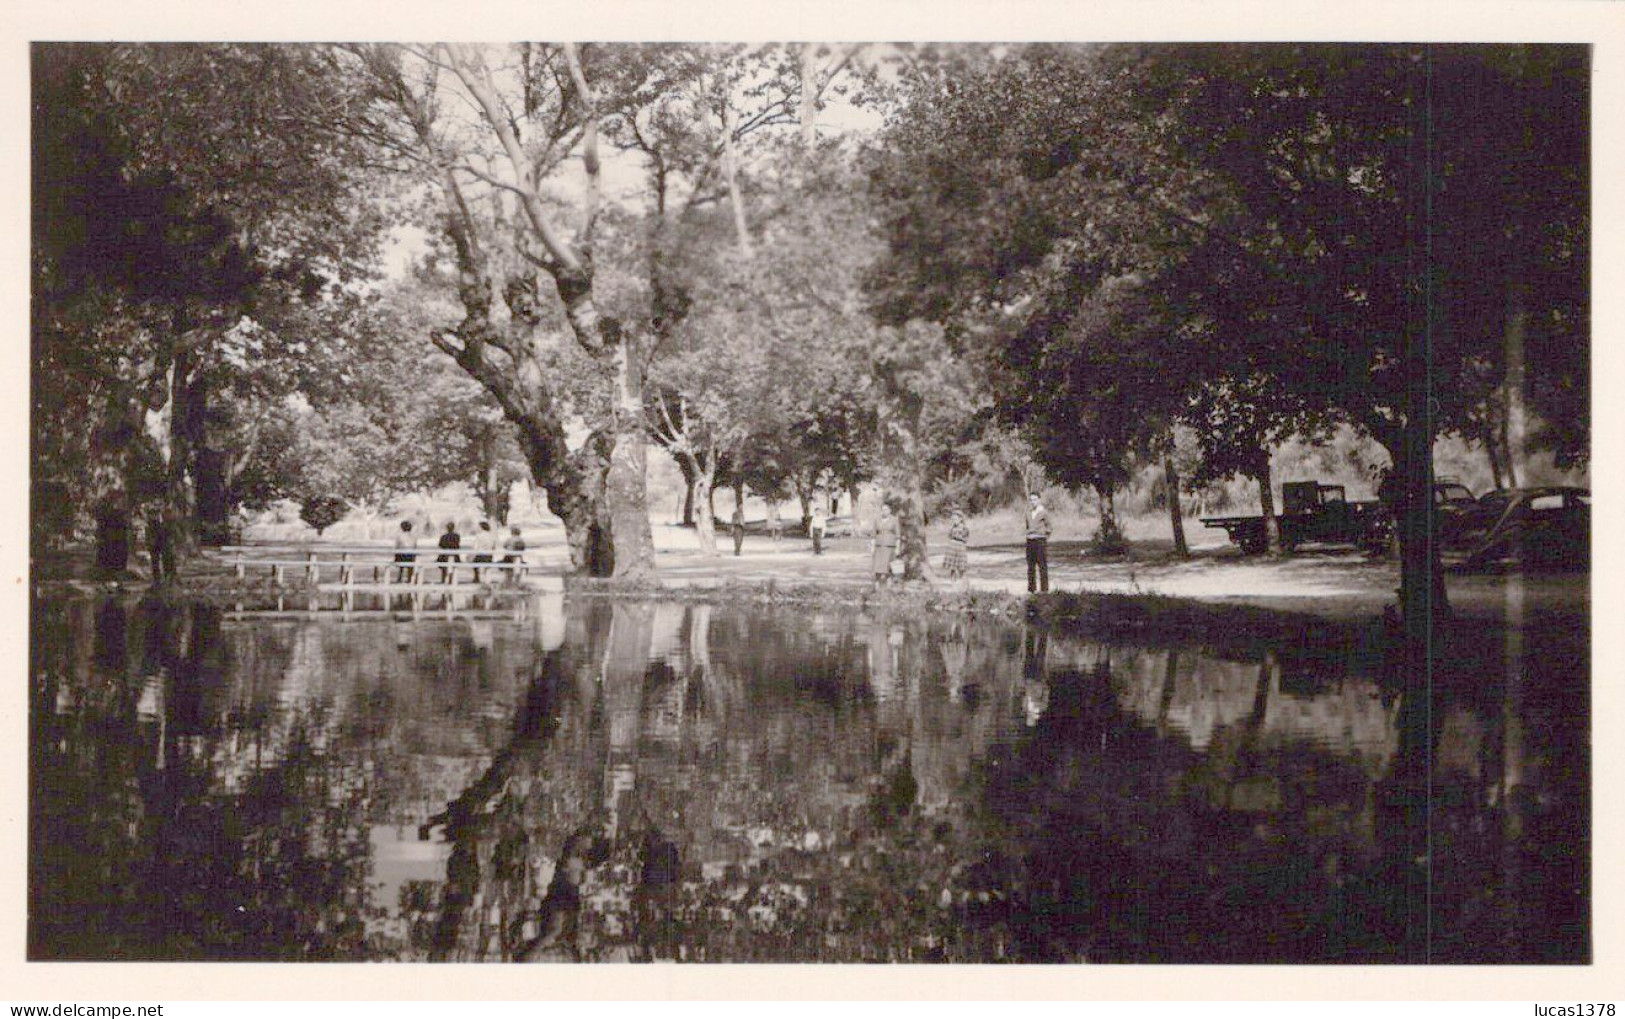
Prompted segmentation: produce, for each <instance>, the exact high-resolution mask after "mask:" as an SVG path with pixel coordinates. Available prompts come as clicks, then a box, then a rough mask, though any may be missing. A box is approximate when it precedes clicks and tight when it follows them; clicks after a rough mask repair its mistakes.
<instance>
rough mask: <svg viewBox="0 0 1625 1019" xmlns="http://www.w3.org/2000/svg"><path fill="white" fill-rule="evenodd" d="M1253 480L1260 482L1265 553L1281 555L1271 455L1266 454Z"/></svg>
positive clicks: (1260, 504) (1259, 501)
mask: <svg viewBox="0 0 1625 1019" xmlns="http://www.w3.org/2000/svg"><path fill="white" fill-rule="evenodd" d="M1253 481H1256V483H1258V507H1259V510H1261V514H1263V517H1264V554H1267V556H1279V554H1280V520H1279V518H1277V517H1276V484H1274V478H1272V476H1271V471H1269V455H1267V453H1266V455H1264V458H1263V465H1261V466H1259V470H1258V471H1256V473H1254V475H1253Z"/></svg>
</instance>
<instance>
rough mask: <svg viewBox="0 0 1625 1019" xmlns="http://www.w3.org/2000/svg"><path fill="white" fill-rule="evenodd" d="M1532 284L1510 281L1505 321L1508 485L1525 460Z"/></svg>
mask: <svg viewBox="0 0 1625 1019" xmlns="http://www.w3.org/2000/svg"><path fill="white" fill-rule="evenodd" d="M1528 306H1529V285H1528V284H1526V283H1510V284H1508V285H1507V321H1506V366H1507V374H1506V413H1505V414H1504V415H1503V417H1502V420H1503V421H1504V422H1505V424H1506V432H1505V437H1504V442H1503V445H1502V451H1503V452H1504V453H1505V454H1506V471H1507V482H1508V486H1509V487H1512V488H1516V487H1517V485H1518V464H1519V462H1520V461H1522V460H1523V455H1524V439H1525V432H1526V431H1527V429H1528V417H1527V413H1526V411H1525V409H1524V385H1525V381H1524V336H1525V334H1526V332H1527V330H1528V325H1529V307H1528Z"/></svg>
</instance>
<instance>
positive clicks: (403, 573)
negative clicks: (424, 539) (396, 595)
mask: <svg viewBox="0 0 1625 1019" xmlns="http://www.w3.org/2000/svg"><path fill="white" fill-rule="evenodd" d="M417 547H418V537H417V535H415V534H413V533H412V521H410V520H402V521H401V529H400V530H399V531H398V532H396V534H395V562H396V563H397V564H401V565H397V566H396V567H395V583H397V584H404V583H406V582H407V581H409V580H411V579H412V573H413V567H412V565H411V564H412V563H414V562H416V561H417V558H418V557H417V556H415V555H413V554H412V552H411V551H410V550H411V549H415V548H417Z"/></svg>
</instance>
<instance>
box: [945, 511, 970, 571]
mask: <svg viewBox="0 0 1625 1019" xmlns="http://www.w3.org/2000/svg"><path fill="white" fill-rule="evenodd" d="M969 547H970V524H968V523H966V522H965V512H964V511H963V510H957V509H956V510H954V516H953V523H952V524H950V525H948V553H947V554H946V555H944V556H943V557H942V572H943V573H946V574H947V575H948V579H950V580H964V579H965V560H966V559H967V558H968V555H967V553H968V550H969Z"/></svg>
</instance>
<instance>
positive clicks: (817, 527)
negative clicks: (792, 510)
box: [807, 509, 829, 555]
mask: <svg viewBox="0 0 1625 1019" xmlns="http://www.w3.org/2000/svg"><path fill="white" fill-rule="evenodd" d="M828 526H829V517H827V516H825V515H824V511H823V510H821V509H814V510H813V511H812V519H811V520H810V521H808V522H807V533H808V534H809V535H811V536H812V543H813V555H823V554H824V528H826V527H828Z"/></svg>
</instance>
